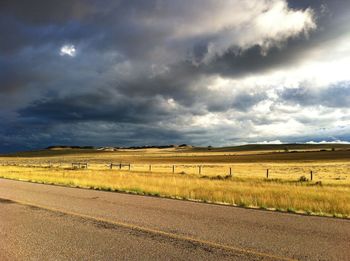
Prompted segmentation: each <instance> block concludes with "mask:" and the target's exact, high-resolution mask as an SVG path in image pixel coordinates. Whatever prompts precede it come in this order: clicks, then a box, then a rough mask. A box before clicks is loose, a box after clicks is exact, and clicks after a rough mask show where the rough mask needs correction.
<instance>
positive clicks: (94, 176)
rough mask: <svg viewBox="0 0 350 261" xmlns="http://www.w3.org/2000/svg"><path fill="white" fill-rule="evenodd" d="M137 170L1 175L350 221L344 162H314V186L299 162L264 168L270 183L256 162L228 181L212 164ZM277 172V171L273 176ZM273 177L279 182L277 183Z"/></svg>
mask: <svg viewBox="0 0 350 261" xmlns="http://www.w3.org/2000/svg"><path fill="white" fill-rule="evenodd" d="M142 166H143V167H142ZM136 167H137V166H136ZM139 167H140V169H137V168H136V171H135V169H134V170H133V169H132V171H130V172H129V171H126V170H124V171H123V170H122V171H120V170H108V169H107V166H106V165H105V164H100V165H99V164H94V165H92V166H91V168H89V169H87V170H80V169H79V170H73V169H69V168H68V165H67V166H61V167H60V168H59V167H53V168H44V167H20V166H2V167H0V177H4V178H11V179H20V180H27V181H32V182H43V183H50V184H61V185H68V186H79V187H86V188H94V189H102V190H110V191H125V192H132V193H139V194H146V195H157V196H164V197H173V198H182V199H192V200H200V201H205V202H217V203H226V204H232V205H238V206H245V207H258V208H265V209H277V210H281V211H290V212H302V213H313V214H317V215H330V216H337V217H350V180H349V177H348V176H347V175H346V169H348V167H349V165H347V163H342V164H339V163H336V164H333V163H323V164H322V163H315V164H314V165H313V168H317V172H318V173H319V174H318V175H320V176H319V177H318V181H319V179H320V178H321V180H322V184H321V185H320V184H316V182H304V183H301V182H297V181H296V180H297V178H296V177H299V176H300V174H301V173H304V172H306V170H307V171H308V170H309V167H310V166H309V165H307V166H306V165H302V164H299V165H298V164H297V165H295V164H280V165H278V164H276V165H274V166H272V164H271V165H270V166H268V167H270V169H271V170H273V171H275V174H273V171H272V172H271V176H272V179H269V180H266V179H264V178H263V177H264V175H265V174H263V175H261V174H260V172H259V173H257V172H256V171H257V170H259V169H260V170H261V171H263V170H264V169H265V168H266V167H267V165H261V164H260V165H259V164H258V165H257V164H241V165H235V172H234V177H233V178H227V179H223V178H222V177H223V176H224V175H221V176H220V177H217V174H222V173H221V172H220V173H219V172H218V169H219V168H222V169H225V170H226V171H227V168H228V166H225V165H224V166H221V165H220V166H217V165H213V166H211V167H212V168H210V166H207V168H204V169H203V174H202V175H199V174H194V173H193V174H189V173H190V171H189V168H191V167H192V166H187V169H186V166H183V168H184V169H186V171H183V170H181V168H180V167H178V168H177V171H178V172H180V173H181V172H186V173H187V174H180V173H175V174H172V173H171V171H172V165H165V164H164V165H160V167H162V168H160V169H158V170H157V171H154V169H152V170H153V172H152V173H149V172H146V171H144V168H147V167H148V165H146V164H144V165H142V164H140V165H139ZM334 170H336V171H338V174H335V175H331V174H332V173H337V172H334ZM158 171H159V172H158ZM161 171H162V172H161ZM254 171H255V172H254ZM278 171H280V172H281V173H280V174H278ZM298 171H299V172H300V173H298V174H297V175H295V174H293V173H294V172H298ZM237 173H241V174H240V175H238V174H237ZM263 173H265V172H263ZM287 173H289V174H288V175H289V176H288V175H287ZM306 173H307V172H306ZM235 174H237V175H235ZM321 174H322V176H321ZM225 175H226V172H225ZM274 175H275V177H274ZM277 175H279V176H281V177H283V179H276V177H277ZM339 175H341V176H342V178H343V179H342V180H339V179H337V177H338V176H339ZM203 176H204V177H203ZM271 176H270V177H271ZM328 176H329V177H328ZM327 177H328V178H327Z"/></svg>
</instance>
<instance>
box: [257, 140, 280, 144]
mask: <svg viewBox="0 0 350 261" xmlns="http://www.w3.org/2000/svg"><path fill="white" fill-rule="evenodd" d="M256 144H283V142H282V141H280V140H270V141H266V140H265V141H262V142H257V143H256Z"/></svg>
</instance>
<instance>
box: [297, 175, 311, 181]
mask: <svg viewBox="0 0 350 261" xmlns="http://www.w3.org/2000/svg"><path fill="white" fill-rule="evenodd" d="M298 181H300V182H306V181H309V180H308V178H307V177H305V176H301V177H300V178H299V179H298Z"/></svg>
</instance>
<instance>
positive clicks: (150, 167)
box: [148, 164, 152, 172]
mask: <svg viewBox="0 0 350 261" xmlns="http://www.w3.org/2000/svg"><path fill="white" fill-rule="evenodd" d="M148 171H149V172H151V171H152V165H151V164H149V167H148Z"/></svg>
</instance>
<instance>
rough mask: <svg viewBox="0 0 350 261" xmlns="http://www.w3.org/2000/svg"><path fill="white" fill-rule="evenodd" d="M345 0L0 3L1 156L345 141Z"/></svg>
mask: <svg viewBox="0 0 350 261" xmlns="http://www.w3.org/2000/svg"><path fill="white" fill-rule="evenodd" d="M349 19H350V1H348V0H329V1H327V0H288V1H287V0H177V1H173V0H147V1H144V0H133V1H130V0H63V1H62V0H52V1H47V0H31V1H22V0H1V1H0V121H1V124H0V151H15V150H24V149H33V148H42V147H46V146H49V145H54V144H61V145H95V146H106V145H111V146H113V145H114V146H118V145H119V146H131V145H152V144H157V145H162V144H179V143H189V144H194V145H214V146H215V145H216V146H219V145H220V146H226V145H234V144H242V143H257V142H308V141H315V142H320V141H350V107H349V105H350V71H349V70H350V69H349V68H350V27H349Z"/></svg>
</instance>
